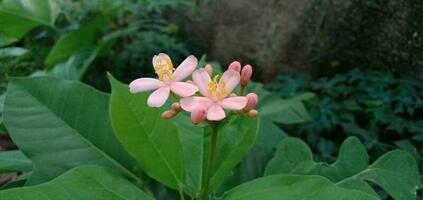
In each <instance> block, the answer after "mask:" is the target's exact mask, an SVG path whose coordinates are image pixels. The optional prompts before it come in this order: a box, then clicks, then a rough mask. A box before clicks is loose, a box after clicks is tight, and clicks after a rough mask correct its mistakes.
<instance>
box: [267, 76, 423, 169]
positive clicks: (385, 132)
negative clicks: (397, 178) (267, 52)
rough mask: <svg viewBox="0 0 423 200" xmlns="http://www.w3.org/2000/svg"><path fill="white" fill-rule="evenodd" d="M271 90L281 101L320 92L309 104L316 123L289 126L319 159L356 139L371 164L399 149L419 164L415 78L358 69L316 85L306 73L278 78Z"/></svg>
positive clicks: (419, 126)
mask: <svg viewBox="0 0 423 200" xmlns="http://www.w3.org/2000/svg"><path fill="white" fill-rule="evenodd" d="M269 88H271V89H272V90H274V91H277V92H278V94H279V95H280V96H282V97H287V96H292V95H296V94H298V93H301V92H303V91H311V92H314V93H315V94H316V98H314V99H310V100H308V101H306V104H307V107H308V108H309V111H310V114H311V116H312V118H313V120H314V121H313V123H308V124H302V125H301V126H292V127H285V128H288V129H289V131H290V133H291V134H292V135H297V136H301V137H303V138H306V139H307V142H308V143H309V144H310V145H311V147H312V149H314V150H316V151H317V152H318V154H319V158H318V159H325V160H333V158H334V153H335V151H336V147H337V146H339V144H340V143H341V142H342V140H343V138H346V137H347V136H352V135H354V136H357V137H359V138H360V139H362V140H363V141H364V145H365V147H366V148H367V149H368V150H369V151H370V155H371V159H372V160H374V158H375V157H376V156H378V155H381V154H383V153H384V152H387V151H389V150H392V149H394V148H396V147H399V148H402V149H404V150H407V151H409V152H411V153H413V155H415V156H416V158H417V159H418V160H419V161H420V160H421V158H420V156H419V154H420V155H421V153H422V152H423V146H421V144H422V143H421V141H422V140H421V138H422V135H421V134H422V130H423V121H422V120H423V119H422V118H421V116H422V115H421V113H422V111H423V110H422V108H423V104H422V102H423V101H422V100H423V96H422V94H423V93H422V91H423V88H422V84H421V81H420V80H418V79H416V78H413V77H408V76H407V77H406V76H400V77H395V76H394V75H393V74H392V73H389V72H376V71H367V72H363V71H360V70H357V69H355V70H352V71H350V72H349V73H345V74H338V75H336V76H334V77H332V78H322V79H319V80H315V81H309V80H307V78H306V77H305V76H304V75H298V76H280V77H279V82H278V83H275V84H272V85H271V86H269Z"/></svg>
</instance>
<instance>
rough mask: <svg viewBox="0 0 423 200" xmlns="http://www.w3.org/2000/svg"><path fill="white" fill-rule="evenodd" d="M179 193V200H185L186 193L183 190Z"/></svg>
mask: <svg viewBox="0 0 423 200" xmlns="http://www.w3.org/2000/svg"><path fill="white" fill-rule="evenodd" d="M178 192H179V199H180V200H185V196H184V192H183V191H182V190H178Z"/></svg>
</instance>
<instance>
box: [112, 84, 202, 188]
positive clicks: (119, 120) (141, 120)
mask: <svg viewBox="0 0 423 200" xmlns="http://www.w3.org/2000/svg"><path fill="white" fill-rule="evenodd" d="M109 80H110V84H111V85H112V95H111V100H110V114H111V119H112V124H113V128H114V130H115V134H116V135H117V137H118V138H119V140H120V141H121V142H122V144H123V146H124V147H125V148H126V149H127V150H128V152H129V153H130V154H131V155H132V156H133V157H135V159H136V160H137V161H138V162H139V164H140V165H141V168H142V169H143V170H144V171H145V172H146V173H147V174H148V175H149V176H151V177H153V178H155V179H156V180H158V181H159V182H161V183H163V184H164V185H166V186H168V187H171V188H174V189H178V190H182V189H183V187H184V182H185V160H184V152H183V147H182V144H181V141H180V140H179V134H178V128H177V127H176V126H175V124H174V123H172V121H169V120H164V119H162V118H160V115H161V113H162V112H163V110H162V109H158V108H150V107H148V106H147V98H148V94H147V93H137V94H132V93H130V92H129V87H128V85H125V84H122V83H120V82H119V81H117V80H115V79H114V78H113V77H112V76H109ZM198 145H201V144H198Z"/></svg>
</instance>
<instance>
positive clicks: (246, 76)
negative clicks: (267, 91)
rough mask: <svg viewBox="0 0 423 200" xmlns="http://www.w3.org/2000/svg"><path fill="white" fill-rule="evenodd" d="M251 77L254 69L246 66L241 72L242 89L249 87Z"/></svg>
mask: <svg viewBox="0 0 423 200" xmlns="http://www.w3.org/2000/svg"><path fill="white" fill-rule="evenodd" d="M251 75H253V68H252V67H251V65H245V66H244V67H243V68H242V71H241V87H245V86H247V85H248V82H249V81H250V79H251Z"/></svg>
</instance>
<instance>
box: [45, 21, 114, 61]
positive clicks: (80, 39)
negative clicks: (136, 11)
mask: <svg viewBox="0 0 423 200" xmlns="http://www.w3.org/2000/svg"><path fill="white" fill-rule="evenodd" d="M106 24H107V19H106V18H105V17H104V16H103V15H96V16H95V17H93V18H92V19H90V20H88V21H87V22H86V23H84V24H82V25H81V27H79V29H77V30H74V31H72V32H70V33H68V34H66V35H63V36H62V37H60V38H59V40H58V41H57V42H56V43H55V44H54V46H53V48H52V49H51V51H50V53H49V54H48V56H47V58H46V61H45V64H46V65H47V69H50V68H51V67H52V66H53V65H55V64H58V63H60V62H63V61H65V60H66V59H68V58H69V57H70V56H72V55H73V54H75V53H76V52H78V51H81V50H83V49H86V48H88V47H91V46H95V45H96V42H97V41H98V40H99V38H100V36H101V31H102V29H103V28H104V26H105V25H106Z"/></svg>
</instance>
